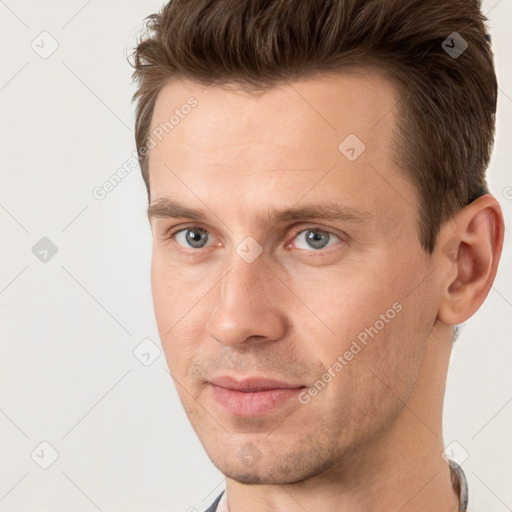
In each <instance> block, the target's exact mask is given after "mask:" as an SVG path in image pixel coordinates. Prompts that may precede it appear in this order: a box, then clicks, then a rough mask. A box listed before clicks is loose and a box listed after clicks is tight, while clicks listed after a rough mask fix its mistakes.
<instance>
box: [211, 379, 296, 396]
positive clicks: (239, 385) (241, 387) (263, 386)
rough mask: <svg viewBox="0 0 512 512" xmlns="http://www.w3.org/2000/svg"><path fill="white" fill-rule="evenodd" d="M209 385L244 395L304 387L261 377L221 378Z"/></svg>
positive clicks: (212, 380) (213, 380)
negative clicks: (240, 392)
mask: <svg viewBox="0 0 512 512" xmlns="http://www.w3.org/2000/svg"><path fill="white" fill-rule="evenodd" d="M210 383H211V384H214V385H215V386H220V387H222V388H226V389H232V390H235V391H242V392H244V393H252V392H256V391H267V390H269V389H296V388H301V387H304V386H303V385H302V384H290V383H287V382H282V381H279V380H276V379H268V378H263V377H245V378H243V379H236V378H234V377H229V376H223V377H216V378H214V379H211V380H210Z"/></svg>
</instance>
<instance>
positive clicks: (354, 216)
mask: <svg viewBox="0 0 512 512" xmlns="http://www.w3.org/2000/svg"><path fill="white" fill-rule="evenodd" d="M215 216H217V215H215ZM207 217H208V214H207V212H206V211H205V210H201V209H195V208H188V207H186V206H184V205H181V204H180V203H178V202H176V201H173V200H171V199H167V198H161V199H156V200H155V201H154V202H152V203H151V204H150V205H149V206H148V218H149V220H150V221H151V219H152V218H175V219H181V218H184V219H185V218H186V219H192V220H198V221H201V220H204V219H206V218H207ZM372 218H373V215H372V214H371V213H370V212H367V211H365V210H361V209H359V208H353V207H346V206H341V205H338V204H335V203H319V204H309V205H303V206H295V207H292V208H285V209H281V210H280V209H277V208H272V209H271V210H270V211H269V212H267V213H265V214H260V215H259V216H258V219H257V220H258V221H259V223H261V224H263V225H264V224H268V225H273V224H275V223H278V222H284V221H288V222H290V221H298V220H305V219H324V220H331V221H345V222H357V223H362V222H366V221H369V220H371V219H372Z"/></svg>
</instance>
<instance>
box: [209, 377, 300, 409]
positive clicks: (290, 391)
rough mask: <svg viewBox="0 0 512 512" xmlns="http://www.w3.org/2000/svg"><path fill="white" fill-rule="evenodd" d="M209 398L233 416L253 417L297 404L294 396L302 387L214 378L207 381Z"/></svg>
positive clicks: (253, 379) (262, 380) (266, 380)
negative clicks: (293, 403)
mask: <svg viewBox="0 0 512 512" xmlns="http://www.w3.org/2000/svg"><path fill="white" fill-rule="evenodd" d="M208 388H209V392H210V395H211V398H212V399H213V400H214V401H215V402H216V404H217V405H218V406H220V408H221V409H222V410H223V411H224V412H226V413H228V414H230V415H233V416H238V417H253V416H262V415H265V414H268V413H270V412H272V411H274V410H276V409H283V408H284V407H285V406H287V405H288V406H290V405H291V403H292V402H296V403H297V404H298V403H299V402H298V400H297V395H298V394H299V393H300V392H301V390H303V389H305V388H306V386H304V385H301V384H295V383H287V382H283V381H279V380H276V379H269V378H263V377H245V378H243V379H236V378H234V377H230V376H222V377H216V378H214V379H211V380H210V381H209V386H208Z"/></svg>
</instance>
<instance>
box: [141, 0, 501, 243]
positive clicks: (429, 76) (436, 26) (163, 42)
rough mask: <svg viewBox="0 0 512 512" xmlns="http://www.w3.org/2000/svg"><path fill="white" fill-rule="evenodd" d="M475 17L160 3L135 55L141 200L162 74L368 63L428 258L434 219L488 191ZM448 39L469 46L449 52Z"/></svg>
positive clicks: (365, 4)
mask: <svg viewBox="0 0 512 512" xmlns="http://www.w3.org/2000/svg"><path fill="white" fill-rule="evenodd" d="M485 22H486V18H485V17H484V16H483V15H482V12H481V9H480V4H479V2H477V1H476V0H451V1H449V2H447V1H446V0H245V1H244V0H170V1H169V2H168V3H167V4H166V5H165V7H163V8H162V10H161V11H160V12H159V13H156V14H152V15H150V16H148V17H147V18H146V24H145V29H146V30H145V33H144V35H143V36H142V37H141V40H140V41H139V42H138V44H137V47H136V48H135V51H134V53H133V63H132V66H133V68H134V72H133V77H134V79H135V80H136V82H137V83H138V89H137V90H136V92H135V94H134V96H133V100H134V101H135V100H136V101H137V108H136V120H135V139H136V145H137V151H138V153H139V159H140V162H141V169H142V174H143V178H144V181H145V183H146V187H147V190H148V197H150V196H149V175H148V151H147V148H146V147H145V144H146V141H147V140H148V136H149V130H150V126H151V120H152V115H153V110H154V106H155V101H156V98H157V95H158V93H159V91H160V90H161V88H162V87H163V85H164V84H165V83H166V82H167V81H169V80H170V79H172V78H176V77H183V78H187V79H190V80H193V81H196V82H197V83H199V84H203V85H227V84H236V85H240V86H242V87H243V88H244V89H252V90H266V89H269V88H271V87H272V86H274V85H276V84H278V83H280V82H284V81H289V80H293V79H300V78H306V77H312V76H314V75H315V74H320V73H323V72H327V73H328V72H338V71H339V72H343V71H344V70H348V69H350V68H354V67H357V68H376V69H378V70H380V71H382V72H383V73H384V74H385V75H386V76H387V77H388V78H390V79H391V80H392V82H393V83H394V85H395V87H396V90H397V93H398V94H397V97H398V98H400V100H399V102H398V103H397V107H398V112H399V119H398V136H397V137H396V139H397V140H396V149H397V151H395V153H396V156H397V161H398V162H399V165H400V167H401V168H403V169H404V170H405V172H406V173H407V174H408V175H409V177H410V179H411V181H412V183H413V184H414V185H415V187H416V190H417V192H418V197H419V213H418V215H419V226H418V228H419V238H420V241H421V243H422V245H423V247H424V249H425V250H427V251H429V252H432V251H433V249H434V247H435V241H436V237H437V234H438V232H439V229H440V226H441V225H442V223H443V222H445V221H446V220H448V219H449V218H450V216H452V215H453V214H454V213H455V212H457V211H458V210H460V209H461V208H462V207H464V206H465V205H466V204H468V203H469V202H470V201H471V200H473V199H474V198H475V197H478V196H479V195H481V194H482V193H485V192H486V189H487V184H486V180H485V171H486V169H487V166H488V164H489V159H490V154H491V151H492V146H493V142H494V130H495V112H496V101H497V89H498V87H497V83H496V74H495V71H494V64H493V56H492V52H491V49H490V44H489V37H488V36H487V35H486V27H485ZM450 38H451V39H450ZM456 44H457V45H458V48H459V49H461V50H464V47H465V45H466V44H467V48H466V49H465V50H464V51H463V52H462V54H460V55H454V54H453V53H451V52H449V51H448V49H449V48H453V47H455V45H456Z"/></svg>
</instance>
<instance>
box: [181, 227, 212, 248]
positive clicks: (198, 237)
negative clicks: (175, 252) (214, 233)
mask: <svg viewBox="0 0 512 512" xmlns="http://www.w3.org/2000/svg"><path fill="white" fill-rule="evenodd" d="M208 235H209V233H208V231H206V229H202V228H187V229H182V230H181V231H178V232H177V233H175V234H174V236H175V238H176V240H177V242H178V243H179V244H180V245H183V246H184V247H189V248H192V249H202V248H203V247H205V242H207V241H208Z"/></svg>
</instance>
